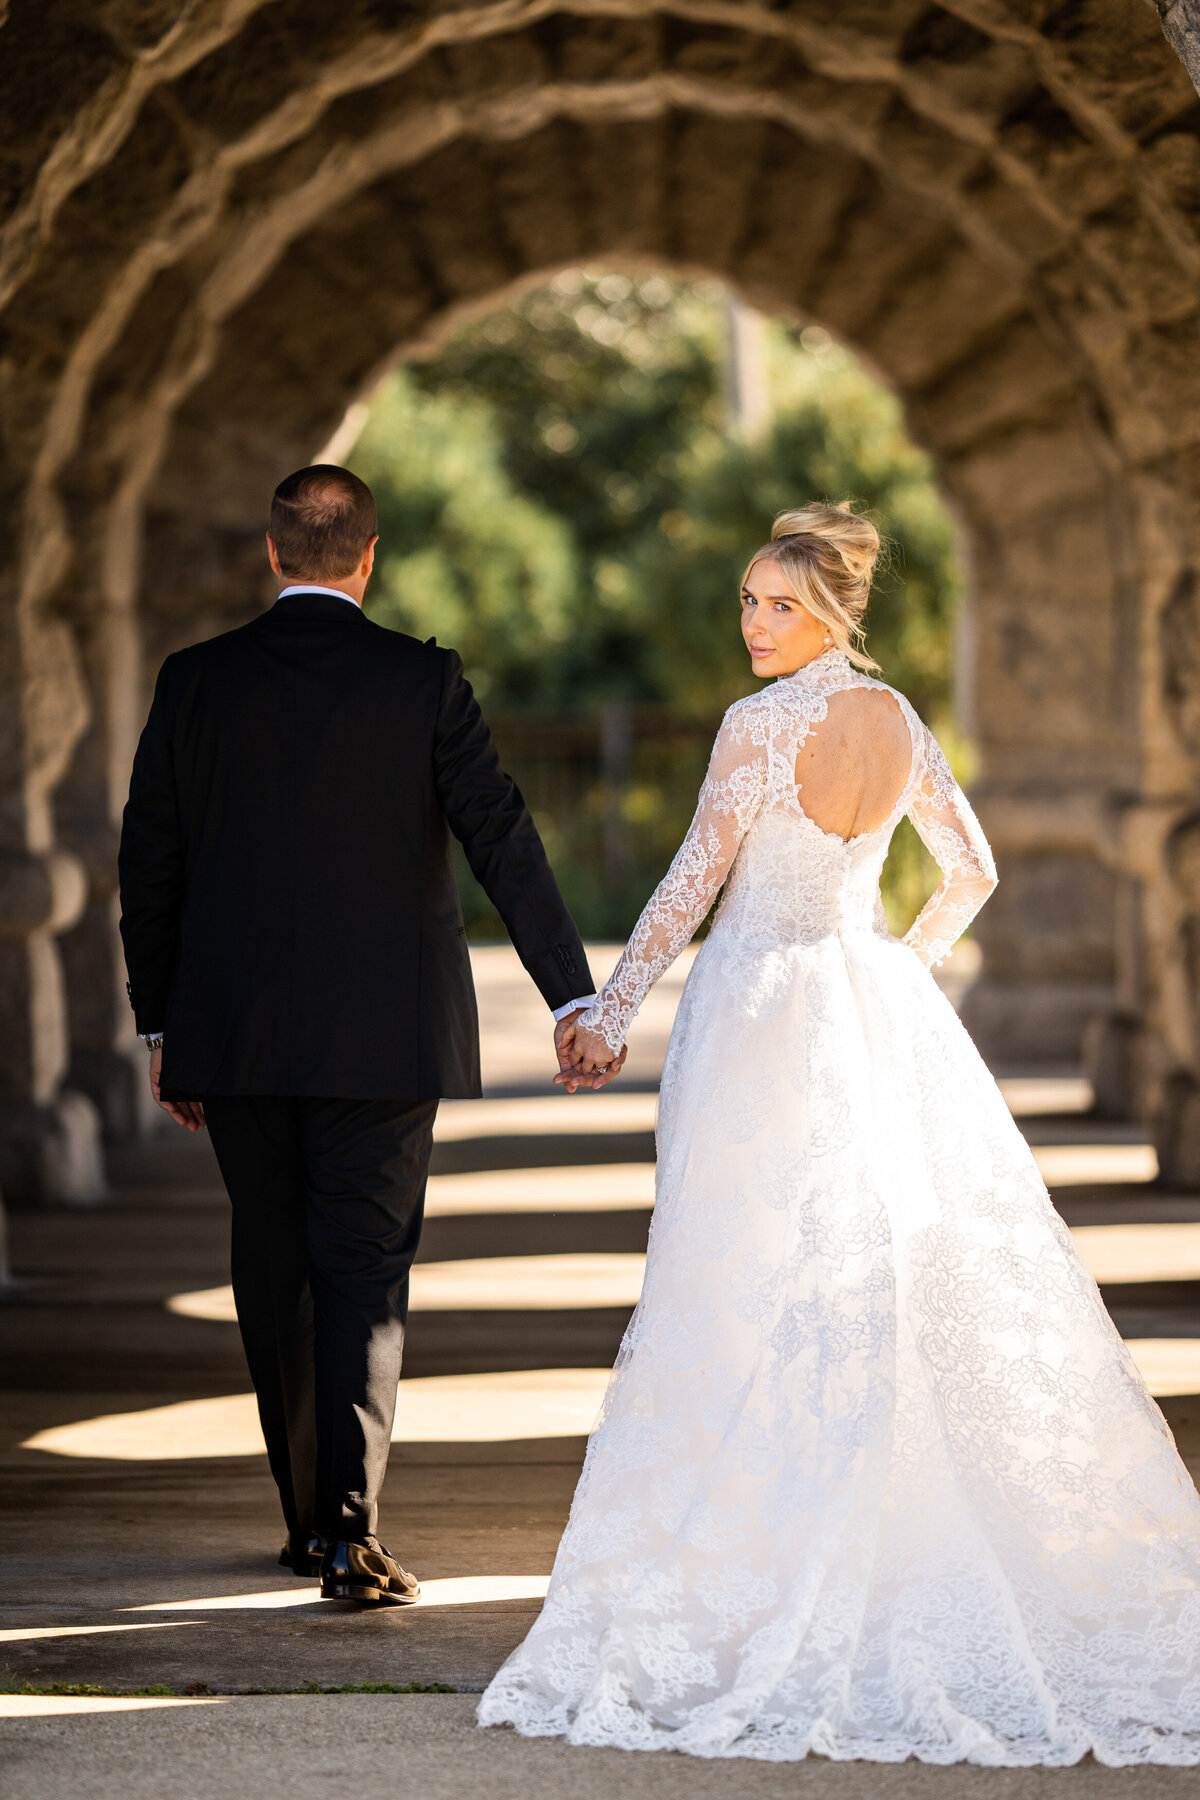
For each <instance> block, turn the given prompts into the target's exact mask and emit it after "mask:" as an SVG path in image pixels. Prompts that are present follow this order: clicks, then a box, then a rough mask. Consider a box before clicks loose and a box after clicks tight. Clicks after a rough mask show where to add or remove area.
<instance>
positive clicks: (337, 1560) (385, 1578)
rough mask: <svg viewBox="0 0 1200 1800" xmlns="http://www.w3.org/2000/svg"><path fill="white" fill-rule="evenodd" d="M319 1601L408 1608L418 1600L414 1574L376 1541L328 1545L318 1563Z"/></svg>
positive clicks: (344, 1542) (374, 1539) (367, 1540)
mask: <svg viewBox="0 0 1200 1800" xmlns="http://www.w3.org/2000/svg"><path fill="white" fill-rule="evenodd" d="M321 1598H322V1600H357V1601H358V1603H359V1605H360V1606H411V1605H412V1604H413V1602H414V1600H419V1599H420V1598H421V1588H420V1584H419V1583H418V1581H417V1578H416V1576H415V1575H410V1574H409V1572H408V1570H407V1569H402V1568H401V1567H400V1564H399V1563H398V1562H397V1561H396V1560H395V1558H394V1557H392V1556H389V1555H388V1552H387V1551H386V1550H385V1549H384V1547H383V1545H382V1544H381V1543H380V1542H379V1539H378V1538H375V1537H369V1538H367V1539H366V1540H365V1542H363V1543H361V1544H352V1543H348V1542H346V1541H345V1540H343V1541H342V1542H340V1543H335V1544H330V1545H329V1547H328V1549H327V1550H326V1552H325V1555H324V1557H323V1559H322V1561H321Z"/></svg>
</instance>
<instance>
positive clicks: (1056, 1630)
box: [479, 651, 1200, 1765]
mask: <svg viewBox="0 0 1200 1800" xmlns="http://www.w3.org/2000/svg"><path fill="white" fill-rule="evenodd" d="M863 687H868V688H873V689H881V688H882V684H881V683H878V682H871V681H868V680H867V678H866V677H864V676H862V675H860V674H859V673H858V672H857V671H856V670H855V669H854V668H853V667H852V666H851V665H850V663H849V662H848V661H847V660H846V658H845V657H844V656H843V655H842V654H841V653H840V652H836V651H832V652H827V653H826V654H824V655H823V656H821V657H819V658H818V659H817V661H816V662H814V663H810V664H809V665H807V666H806V667H805V668H803V669H802V670H800V671H799V673H797V674H795V675H793V676H790V677H787V678H785V679H783V680H781V681H778V682H776V683H775V684H773V685H772V686H770V687H768V688H766V689H764V690H763V691H762V692H760V693H756V694H754V695H752V696H751V697H750V698H748V699H745V700H742V701H740V702H738V703H737V704H736V705H735V706H733V707H732V708H731V709H730V711H729V712H728V713H727V715H726V717H725V721H724V723H723V725H722V727H721V731H720V734H719V736H718V738H717V742H716V746H715V749H714V752H713V759H712V763H711V766H710V769H709V774H708V777H707V780H706V782H705V785H704V788H703V790H702V793H701V797H700V804H699V809H698V811H697V814H696V818H695V821H694V823H693V825H692V827H691V830H690V831H689V833H688V836H687V839H686V840H685V842H684V844H683V846H682V848H681V850H680V852H679V854H678V856H677V857H676V860H675V862H674V863H673V865H672V867H671V870H670V872H669V873H668V875H667V877H666V879H665V880H664V881H663V883H662V885H661V886H660V887H659V889H658V891H657V892H656V893H655V895H654V897H653V898H652V900H651V901H650V903H649V905H648V906H647V908H646V910H645V912H644V914H643V916H642V918H641V920H640V921H639V924H638V926H637V929H636V930H635V932H634V935H633V937H632V939H631V941H630V943H629V946H628V948H627V949H626V951H625V953H624V955H623V956H622V958H621V961H620V964H619V966H618V968H617V970H616V971H615V973H614V975H613V977H612V979H611V980H610V981H609V982H608V984H607V985H606V987H605V988H604V990H603V992H602V993H601V995H600V997H599V999H598V1001H597V1002H596V1004H595V1006H594V1008H593V1009H592V1012H591V1013H590V1014H589V1015H588V1016H587V1018H586V1019H585V1020H584V1023H585V1024H587V1025H588V1026H589V1027H591V1028H592V1029H595V1030H597V1031H599V1032H600V1033H601V1034H602V1035H603V1036H604V1038H605V1041H606V1042H607V1043H608V1044H609V1045H610V1046H611V1047H612V1048H613V1049H614V1050H615V1049H616V1048H617V1047H618V1046H619V1045H620V1044H621V1043H622V1042H623V1041H624V1038H625V1034H626V1031H627V1028H628V1026H629V1022H630V1020H631V1018H632V1017H633V1015H634V1013H635V1012H636V1010H637V1008H638V1005H639V1003H640V1002H641V1001H642V999H643V998H644V996H645V994H646V993H647V991H648V989H649V988H650V986H651V985H652V983H653V982H654V981H655V980H656V979H657V978H658V977H659V976H660V975H661V974H662V972H663V971H664V969H666V968H667V967H668V965H669V964H670V963H671V961H672V959H673V958H674V957H675V956H677V955H678V954H679V952H680V950H681V949H682V948H683V946H684V945H685V944H686V942H687V941H688V939H689V938H690V937H691V935H692V933H693V932H694V930H695V929H696V927H697V925H698V924H699V923H700V921H701V920H702V919H703V917H704V915H705V913H706V912H707V910H708V907H709V905H710V903H711V901H712V899H713V897H714V895H715V893H716V892H717V890H718V888H719V887H720V886H721V884H722V882H724V895H723V898H722V901H721V906H720V909H719V911H718V913H717V916H716V920H715V922H714V924H713V927H712V930H711V932H710V934H709V936H708V938H707V940H706V941H705V943H704V944H703V946H702V948H701V950H700V952H699V955H698V956H697V959H696V962H695V965H694V967H693V970H692V973H691V975H690V976H689V979H688V982H687V985H686V989H685V991H684V995H683V999H682V1002H681V1004H680V1008H679V1014H678V1018H677V1020H676V1024H675V1029H674V1033H673V1035H672V1038H671V1045H670V1050H669V1053H668V1057H667V1063H666V1068H665V1070H664V1074H663V1083H662V1096H661V1103H660V1114H659V1127H658V1146H659V1162H658V1188H657V1200H656V1205H655V1211H654V1217H653V1225H652V1229H651V1234H650V1244H649V1253H648V1256H647V1262H646V1276H645V1285H644V1289H643V1293H642V1298H641V1302H640V1304H639V1306H638V1308H637V1311H636V1313H635V1314H634V1317H633V1319H632V1321H631V1323H630V1326H629V1329H628V1332H627V1335H626V1337H625V1340H624V1343H623V1345H622V1348H621V1352H620V1356H619V1358H618V1361H617V1365H616V1368H615V1370H614V1373H613V1377H612V1381H611V1384H610V1386H609V1389H608V1394H607V1397H606V1399H605V1403H604V1407H603V1410H602V1413H601V1417H600V1421H599V1423H598V1425H597V1427H596V1430H595V1432H594V1434H593V1436H592V1438H591V1442H590V1444H589V1448H588V1454H587V1460H586V1463H585V1467H584V1471H583V1475H582V1478H581V1480H580V1483H579V1488H578V1491H577V1493H576V1496H575V1501H574V1506H573V1508H572V1512H571V1516H570V1521H569V1523H568V1526H567V1530H566V1533H565V1535H564V1537H563V1540H562V1545H561V1547H560V1550H559V1553H558V1558H557V1561H556V1563H555V1567H554V1574H553V1577H552V1580H551V1584H550V1591H549V1594H548V1596H547V1600H546V1605H545V1610H544V1611H543V1612H542V1614H541V1616H540V1617H539V1619H538V1620H537V1622H536V1624H535V1625H534V1627H533V1629H532V1630H531V1631H530V1633H529V1635H528V1637H527V1638H526V1639H525V1641H524V1643H523V1644H521V1645H520V1647H519V1648H518V1649H517V1650H516V1651H515V1652H514V1653H513V1655H512V1656H511V1657H510V1658H509V1660H508V1661H507V1663H506V1664H505V1665H504V1667H503V1668H502V1669H501V1671H500V1673H499V1674H498V1675H497V1676H496V1678H495V1680H494V1681H493V1682H492V1684H491V1686H490V1687H489V1688H488V1690H487V1692H486V1694H485V1695H484V1696H483V1699H482V1701H481V1704H480V1708H479V1719H480V1722H481V1723H482V1724H485V1725H496V1724H501V1723H510V1724H512V1725H513V1726H515V1727H516V1729H517V1730H518V1731H519V1732H522V1733H525V1734H527V1735H562V1736H564V1737H566V1738H567V1739H569V1740H570V1741H571V1742H572V1743H579V1744H608V1745H617V1746H624V1747H625V1748H628V1749H640V1750H653V1749H665V1748H673V1749H676V1750H683V1751H689V1752H691V1753H693V1754H695V1755H699V1756H744V1757H759V1758H768V1759H777V1760H783V1759H790V1758H799V1757H803V1756H805V1755H806V1754H807V1753H808V1752H810V1751H814V1752H819V1753H820V1754H822V1755H825V1756H829V1757H835V1758H851V1757H857V1758H868V1759H874V1760H878V1761H898V1760H901V1759H903V1758H905V1757H910V1756H916V1757H919V1758H922V1759H923V1760H925V1761H928V1762H933V1763H949V1762H955V1761H963V1760H965V1761H968V1762H973V1763H982V1764H997V1765H1023V1764H1063V1763H1072V1762H1075V1761H1077V1760H1078V1759H1079V1758H1080V1757H1081V1756H1083V1755H1084V1754H1085V1753H1086V1752H1088V1751H1091V1752H1092V1753H1093V1754H1094V1755H1095V1756H1096V1757H1097V1758H1098V1759H1099V1760H1100V1761H1101V1762H1104V1763H1109V1764H1127V1763H1138V1762H1159V1763H1189V1764H1190V1763H1200V1499H1198V1497H1197V1494H1196V1491H1195V1489H1194V1487H1193V1485H1192V1483H1191V1481H1190V1479H1189V1477H1188V1475H1187V1472H1186V1470H1185V1469H1184V1467H1183V1465H1182V1463H1181V1462H1180V1460H1179V1458H1178V1456H1177V1454H1176V1451H1175V1448H1174V1445H1173V1442H1172V1440H1171V1437H1170V1434H1169V1432H1168V1430H1167V1427H1166V1425H1165V1422H1164V1420H1163V1418H1162V1415H1161V1414H1160V1412H1159V1410H1158V1408H1157V1407H1156V1406H1155V1404H1154V1401H1153V1400H1152V1399H1151V1397H1150V1395H1149V1394H1148V1392H1147V1390H1146V1387H1145V1384H1144V1383H1143V1381H1142V1379H1141V1377H1140V1376H1139V1374H1138V1372H1137V1370H1136V1368H1135V1367H1134V1365H1133V1363H1132V1361H1131V1359H1130V1357H1129V1355H1128V1353H1127V1351H1126V1350H1125V1347H1124V1345H1123V1344H1122V1342H1121V1339H1120V1338H1119V1336H1118V1335H1117V1333H1116V1331H1115V1330H1114V1328H1113V1326H1112V1324H1111V1322H1110V1321H1109V1318H1108V1316H1107V1314H1106V1312H1105V1310H1104V1307H1103V1305H1102V1303H1101V1300H1100V1296H1099V1293H1098V1291H1097V1289H1096V1286H1095V1284H1094V1282H1093V1281H1092V1279H1091V1277H1090V1276H1089V1275H1088V1273H1087V1271H1086V1270H1085V1269H1084V1267H1083V1266H1082V1264H1081V1263H1080V1261H1079V1260H1078V1258H1077V1256H1076V1254H1075V1252H1074V1250H1073V1248H1072V1245H1071V1240H1070V1237H1069V1234H1068V1232H1067V1231H1066V1229H1065V1227H1064V1226H1063V1225H1062V1224H1061V1222H1060V1221H1059V1218H1058V1216H1057V1214H1056V1213H1055V1212H1054V1210H1053V1208H1052V1206H1051V1205H1050V1202H1049V1199H1048V1197H1047V1194H1046V1190H1045V1188H1044V1186H1043V1184H1042V1181H1041V1179H1040V1177H1039V1175H1038V1172H1037V1168H1036V1166H1035V1164H1034V1161H1033V1158H1032V1156H1031V1154H1030V1151H1029V1149H1028V1147H1027V1146H1026V1144H1025V1141H1024V1139H1023V1138H1022V1136H1021V1134H1020V1132H1019V1131H1018V1129H1017V1127H1016V1126H1015V1124H1014V1123H1013V1121H1012V1119H1011V1118H1010V1116H1009V1114H1008V1111H1007V1109H1006V1107H1005V1105H1004V1102H1003V1100H1002V1098H1001V1096H1000V1093H999V1091H998V1089H997V1087H996V1085H995V1082H994V1081H993V1080H992V1078H991V1077H990V1075H989V1074H988V1071H987V1069H986V1068H985V1067H984V1065H983V1063H982V1062H981V1060H980V1058H979V1056H978V1054H977V1052H976V1051H975V1049H974V1047H973V1045H972V1044H971V1041H970V1039H969V1038H968V1037H967V1035H966V1032H965V1031H964V1030H963V1028H962V1026H961V1025H960V1023H959V1021H958V1019H957V1017H956V1015H955V1013H954V1011H953V1009H952V1007H951V1006H950V1004H949V1002H948V1001H947V1000H946V999H945V998H944V996H943V995H942V994H941V992H940V991H939V989H938V987H937V985H936V983H935V982H934V980H933V978H932V976H931V975H930V974H929V972H928V967H927V965H928V964H930V963H932V962H933V961H935V960H937V959H938V958H940V957H942V956H943V955H944V954H945V953H946V951H947V950H948V949H949V948H950V946H951V945H952V944H953V942H954V940H955V939H956V938H957V937H958V935H959V934H960V932H961V931H962V929H963V928H964V926H965V925H966V924H967V923H968V921H969V920H970V918H971V917H972V915H973V914H974V912H975V911H976V909H977V908H978V906H979V905H980V904H981V903H982V901H983V900H984V899H985V898H986V897H987V894H988V893H989V892H990V890H991V888H992V886H993V885H994V882H995V875H994V870H993V865H992V860H991V856H990V853H989V851H988V847H987V844H986V842H985V840H984V838H983V835H982V833H981V831H980V829H979V826H978V824H977V822H976V820H975V818H974V815H973V814H972V812H971V809H970V806H969V805H968V804H967V801H966V799H965V797H964V796H963V794H962V793H961V791H960V790H959V788H958V787H957V786H956V784H955V782H954V780H953V777H952V776H951V774H950V771H949V769H948V767H947V765H946V762H945V759H944V757H943V756H942V754H941V751H940V750H939V749H938V747H937V745H936V743H935V742H934V740H933V738H932V737H931V736H930V734H929V732H928V731H927V730H926V728H925V726H924V725H923V724H922V723H921V722H920V720H919V719H918V718H917V716H916V715H915V713H914V712H913V711H912V709H911V708H910V707H909V706H908V704H907V702H906V701H905V700H904V699H903V698H902V697H901V696H899V695H893V699H894V701H895V702H896V704H897V705H898V706H899V707H900V709H901V710H902V712H903V716H904V719H905V721H906V722H907V725H908V729H909V734H910V736H911V742H912V761H911V768H910V771H909V774H908V778H907V780H906V782H905V783H904V787H903V791H902V792H900V793H899V795H898V797H897V799H896V802H895V805H894V806H893V807H892V810H891V813H890V815H889V816H888V817H887V819H886V820H885V821H884V822H883V823H882V824H880V825H878V827H877V828H875V829H872V830H867V831H862V832H860V833H859V834H858V835H856V836H854V837H853V838H851V839H849V840H848V841H847V840H844V839H843V838H842V837H841V836H839V835H837V834H835V833H832V832H829V831H825V830H822V829H821V828H820V827H819V826H818V825H817V824H816V823H815V822H814V820H813V819H812V818H811V817H810V816H809V814H808V813H807V812H806V811H805V807H804V799H805V794H804V790H803V789H801V790H800V791H799V792H798V791H797V785H796V781H797V773H796V768H797V755H798V751H799V749H800V747H801V746H802V745H803V744H804V743H805V740H806V738H808V735H809V734H810V733H811V732H813V730H814V727H819V726H820V724H821V722H822V721H823V720H824V719H825V718H826V717H827V713H828V709H829V703H830V700H831V698H832V697H833V696H835V695H838V694H841V693H843V692H844V691H847V690H851V689H858V688H863ZM882 691H883V692H884V693H887V694H891V693H892V690H890V689H883V690H882ZM818 741H819V740H818V739H817V738H815V737H814V739H813V742H814V743H817V742H818ZM905 814H907V815H908V816H909V817H910V818H911V819H912V821H913V823H914V825H915V826H916V828H917V830H918V832H919V833H920V835H921V837H922V838H923V840H924V841H925V843H926V844H927V845H928V847H929V849H930V850H931V851H932V853H933V855H934V857H935V858H936V860H937V862H938V864H939V866H940V867H941V869H942V871H943V876H944V879H943V881H942V884H941V886H940V888H939V889H938V891H937V892H936V893H935V895H934V896H933V898H932V899H931V900H930V902H929V904H928V906H927V907H926V908H925V910H924V911H923V912H922V914H921V915H920V917H919V918H918V920H917V922H916V924H915V925H914V926H913V928H912V930H911V931H910V932H909V934H908V936H907V938H906V939H905V940H903V941H898V940H896V939H894V938H892V937H890V936H889V935H888V932H887V929H886V926H885V924H884V921H883V915H882V910H881V906H880V902H879V874H880V870H881V868H882V865H883V860H884V857H885V855H886V852H887V847H888V842H889V839H890V838H891V835H892V832H893V830H894V828H895V826H896V824H897V823H898V821H899V820H900V818H901V817H902V816H903V815H905Z"/></svg>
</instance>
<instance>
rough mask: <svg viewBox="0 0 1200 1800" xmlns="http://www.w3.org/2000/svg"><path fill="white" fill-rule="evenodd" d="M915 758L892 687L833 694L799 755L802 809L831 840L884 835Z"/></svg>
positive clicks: (856, 689)
mask: <svg viewBox="0 0 1200 1800" xmlns="http://www.w3.org/2000/svg"><path fill="white" fill-rule="evenodd" d="M912 755H913V750H912V737H911V734H910V732H909V727H908V722H907V720H906V719H905V717H904V714H903V713H902V712H901V710H900V707H899V704H898V703H897V701H896V700H895V698H894V696H893V695H892V694H890V693H888V691H887V690H886V688H870V687H861V688H848V689H846V690H844V691H843V692H842V693H837V694H831V695H830V697H829V710H828V713H827V715H826V717H825V718H824V719H823V720H822V721H821V723H820V724H819V725H816V726H814V727H813V729H812V730H811V731H810V732H809V734H808V736H807V737H806V738H805V740H804V742H803V744H802V745H801V746H800V750H799V753H798V754H797V757H796V789H797V798H798V800H799V803H800V806H801V808H802V810H803V811H804V812H806V813H807V814H808V816H809V818H810V819H811V820H812V822H813V824H814V825H816V826H817V828H818V829H819V830H821V831H826V832H828V833H830V835H831V836H835V837H840V838H844V839H847V840H849V839H850V838H855V837H859V836H861V835H862V833H863V832H868V831H878V829H879V827H880V826H881V825H883V824H884V823H885V822H886V821H887V820H888V819H889V818H890V817H891V814H892V812H893V810H894V808H895V806H896V803H897V801H898V800H899V798H900V796H901V794H902V793H903V792H904V786H905V783H906V782H907V780H908V777H909V772H910V770H911V768H912Z"/></svg>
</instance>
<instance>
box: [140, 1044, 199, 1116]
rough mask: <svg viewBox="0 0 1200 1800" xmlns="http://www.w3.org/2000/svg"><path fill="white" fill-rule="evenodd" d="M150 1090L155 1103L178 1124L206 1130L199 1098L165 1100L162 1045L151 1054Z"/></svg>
mask: <svg viewBox="0 0 1200 1800" xmlns="http://www.w3.org/2000/svg"><path fill="white" fill-rule="evenodd" d="M150 1092H151V1093H152V1094H153V1095H154V1100H155V1104H156V1105H158V1106H161V1107H162V1109H163V1111H164V1112H165V1113H169V1114H170V1116H171V1118H173V1119H174V1121H175V1123H176V1124H177V1125H185V1126H186V1127H187V1129H188V1130H189V1131H203V1130H204V1108H203V1107H202V1106H201V1104H200V1102H199V1101H198V1100H164V1099H163V1097H162V1045H161V1044H160V1045H159V1047H158V1049H157V1050H154V1051H152V1052H151V1055H150Z"/></svg>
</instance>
